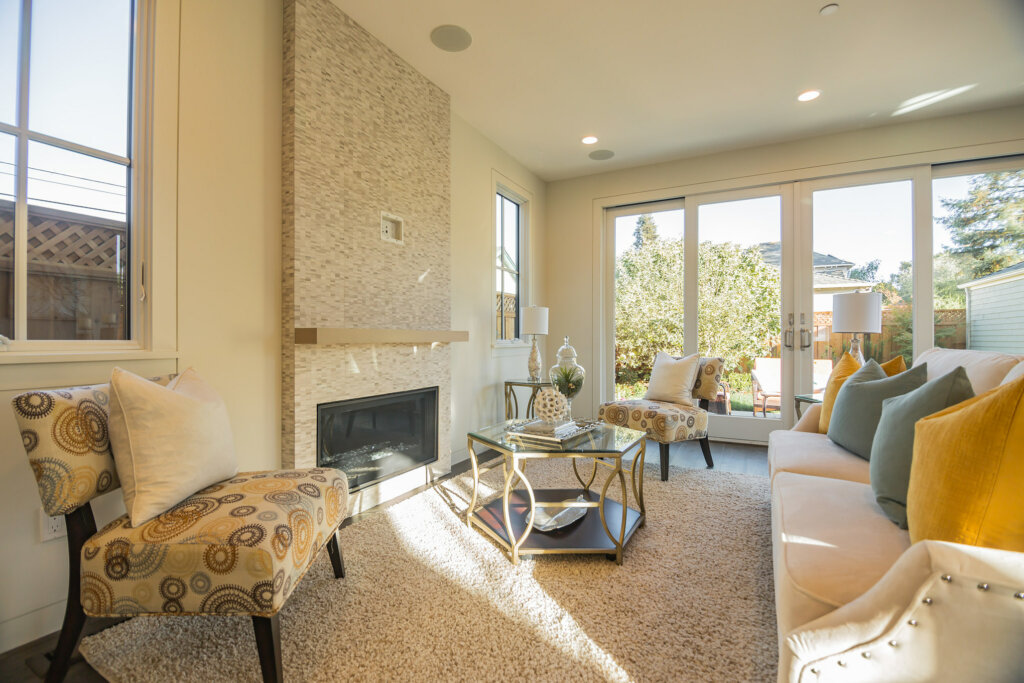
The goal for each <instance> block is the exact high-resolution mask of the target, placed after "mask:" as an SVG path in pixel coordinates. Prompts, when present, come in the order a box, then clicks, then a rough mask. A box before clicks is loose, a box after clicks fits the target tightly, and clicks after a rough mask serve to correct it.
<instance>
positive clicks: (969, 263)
mask: <svg viewBox="0 0 1024 683" xmlns="http://www.w3.org/2000/svg"><path fill="white" fill-rule="evenodd" d="M932 201H933V202H934V205H933V209H932V217H933V229H934V232H933V246H934V249H935V256H934V259H933V261H932V269H933V275H932V283H933V285H932V286H933V294H934V301H935V340H934V342H935V346H940V347H942V348H947V349H965V348H966V349H981V350H985V351H1003V352H1009V353H1024V170H1019V169H1018V170H1011V171H999V172H993V173H979V174H976V175H963V176H957V177H953V178H939V179H936V180H935V181H933V183H932Z"/></svg>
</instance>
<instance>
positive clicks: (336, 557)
mask: <svg viewBox="0 0 1024 683" xmlns="http://www.w3.org/2000/svg"><path fill="white" fill-rule="evenodd" d="M327 554H328V555H330V556H331V566H332V567H334V578H336V579H344V578H345V559H344V558H343V557H342V556H341V544H339V543H338V531H337V529H335V531H334V533H333V534H332V535H331V540H329V541H327Z"/></svg>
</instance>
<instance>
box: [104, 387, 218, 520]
mask: <svg viewBox="0 0 1024 683" xmlns="http://www.w3.org/2000/svg"><path fill="white" fill-rule="evenodd" d="M110 447H111V450H112V451H113V453H114V464H115V465H116V466H117V476H118V478H119V479H120V480H121V488H122V490H123V491H124V505H125V507H126V508H127V510H128V516H129V517H130V519H131V523H132V526H139V525H140V524H142V523H143V522H146V521H148V520H150V519H152V518H153V517H156V516H157V515H159V514H160V513H161V512H164V511H166V510H167V509H169V508H170V507H172V506H174V505H176V504H177V503H180V502H181V501H182V500H184V499H185V498H187V497H189V496H191V495H192V494H193V493H195V492H196V491H199V490H201V489H204V488H206V487H207V486H210V485H211V484H216V483H217V482H219V481H223V480H225V479H230V478H231V477H233V476H234V475H235V474H236V473H237V472H238V462H237V458H236V456H235V444H234V439H233V438H232V436H231V424H230V422H229V421H228V411H227V408H226V407H225V406H224V402H223V401H222V400H221V399H220V397H219V396H218V395H217V392H215V391H214V390H213V389H212V388H211V387H210V386H209V385H208V384H207V383H206V382H204V381H203V380H202V379H201V378H200V377H199V375H198V374H196V371H195V370H193V369H192V368H189V369H188V370H185V372H183V373H181V374H180V375H179V376H178V377H175V378H174V379H173V380H172V381H171V383H170V384H168V385H167V386H166V387H162V386H160V385H159V384H154V383H153V382H150V381H149V380H146V379H143V378H142V377H139V376H138V375H135V374H132V373H131V372H128V371H127V370H122V369H121V368H114V372H113V375H112V376H111V378H110Z"/></svg>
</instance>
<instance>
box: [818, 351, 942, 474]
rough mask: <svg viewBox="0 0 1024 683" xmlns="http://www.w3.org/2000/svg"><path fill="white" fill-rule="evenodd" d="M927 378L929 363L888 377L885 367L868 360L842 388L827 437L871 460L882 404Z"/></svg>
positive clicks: (922, 382) (829, 424)
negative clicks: (872, 444)
mask: <svg viewBox="0 0 1024 683" xmlns="http://www.w3.org/2000/svg"><path fill="white" fill-rule="evenodd" d="M927 378H928V364H927V363H922V364H921V365H915V366H914V367H913V368H911V369H910V370H907V371H906V372H901V373H900V374H898V375H893V376H892V377H886V375H885V370H883V369H882V366H881V365H879V364H878V363H876V362H875V361H874V360H869V361H868V362H867V363H865V364H864V365H863V366H862V367H861V369H860V370H858V371H857V372H855V373H853V374H852V375H850V378H849V379H848V380H846V381H845V382H844V383H843V386H842V388H840V389H839V394H838V395H837V396H836V402H835V404H834V405H833V407H832V419H831V420H830V421H829V423H828V438H830V439H832V440H833V441H834V442H836V443H837V444H839V445H840V446H842V447H843V448H845V449H846V450H848V451H850V452H851V453H854V454H855V455H859V456H860V457H862V458H864V459H865V460H867V459H869V458H870V457H871V442H872V441H874V440H875V430H876V429H878V420H879V418H881V417H882V401H884V400H885V399H887V398H892V397H893V396H902V395H903V394H905V393H907V392H908V391H912V390H914V389H917V388H918V387H919V386H921V385H922V384H924V383H925V380H927Z"/></svg>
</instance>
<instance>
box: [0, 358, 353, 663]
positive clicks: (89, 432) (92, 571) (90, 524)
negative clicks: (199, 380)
mask: <svg viewBox="0 0 1024 683" xmlns="http://www.w3.org/2000/svg"><path fill="white" fill-rule="evenodd" d="M172 377H173V375H171V376H166V377H159V378H155V379H154V380H153V381H155V382H157V383H159V384H162V385H166V384H167V383H168V382H169V381H170V380H171V378H172ZM109 386H110V385H109V384H98V385H94V386H87V387H75V388H71V389H60V390H52V391H30V392H28V393H24V394H21V395H19V396H16V397H15V398H14V400H13V404H14V413H15V417H16V418H17V421H18V425H19V428H20V429H21V438H22V443H23V444H24V446H25V451H26V452H27V454H28V459H29V464H30V465H31V466H32V472H33V473H34V474H35V478H36V484H37V485H38V487H39V497H40V499H41V500H42V503H43V509H45V510H46V513H47V514H48V515H61V514H62V515H64V518H65V520H66V522H67V531H68V553H69V563H70V581H69V583H68V602H67V609H66V611H65V613H64V625H63V627H62V628H61V632H60V638H59V640H58V643H57V650H56V652H55V653H54V657H53V661H52V663H51V664H50V669H49V671H48V672H47V674H46V680H47V681H61V680H63V678H64V676H65V674H66V673H67V670H68V664H69V661H70V659H71V654H72V653H73V652H74V650H75V648H76V647H77V645H78V641H79V639H80V638H81V635H82V627H83V626H84V625H85V619H86V617H87V616H90V617H124V616H137V615H179V614H192V615H199V614H202V615H246V616H251V617H252V621H253V627H254V630H255V633H256V645H257V650H258V652H259V658H260V668H261V669H262V672H263V680H264V681H280V680H281V679H282V667H281V639H280V625H279V620H278V612H279V610H280V609H281V607H282V606H283V605H284V603H285V601H286V600H287V599H288V596H289V595H291V593H292V591H293V590H294V589H295V586H296V585H297V584H298V583H299V581H300V580H301V579H302V577H303V576H304V575H305V574H306V572H307V571H308V570H309V568H310V566H311V565H312V563H313V560H314V559H315V558H316V557H317V554H318V553H319V552H320V550H321V549H322V548H323V547H324V545H326V546H327V550H328V553H329V555H330V558H331V563H332V565H333V568H334V575H335V577H336V578H342V577H344V575H345V566H344V562H343V560H342V555H341V547H340V546H339V545H338V536H337V530H338V527H339V526H340V524H341V523H342V521H344V519H345V512H346V507H347V504H348V482H347V479H346V477H345V473H344V472H341V471H339V470H335V469H329V468H315V469H305V470H279V471H272V472H246V473H239V474H238V475H237V476H235V477H234V478H232V479H230V480H227V481H223V482H220V483H218V484H215V485H213V486H210V487H207V488H206V489H203V490H202V491H199V492H198V493H195V494H193V495H191V496H189V497H188V498H186V499H185V500H183V501H181V502H180V503H178V504H177V505H175V506H174V507H172V508H171V509H169V510H167V511H166V512H164V513H162V514H160V515H158V516H156V517H154V518H153V519H151V520H149V521H148V522H145V523H143V524H141V525H139V526H137V527H132V526H131V522H130V520H129V519H128V515H123V516H122V517H120V518H118V519H116V520H114V521H113V522H111V523H110V524H108V525H106V526H105V527H104V528H103V529H101V530H100V531H98V532H97V531H96V520H95V518H94V517H93V513H92V507H91V505H90V501H91V500H92V499H93V498H95V497H96V496H98V495H100V494H102V493H106V492H108V491H113V490H114V489H116V488H118V487H119V486H120V482H119V481H118V478H117V471H116V470H115V469H114V458H113V455H112V454H111V452H110V441H109V439H108V433H107V421H108V412H107V411H108V409H107V406H108V402H109Z"/></svg>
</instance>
